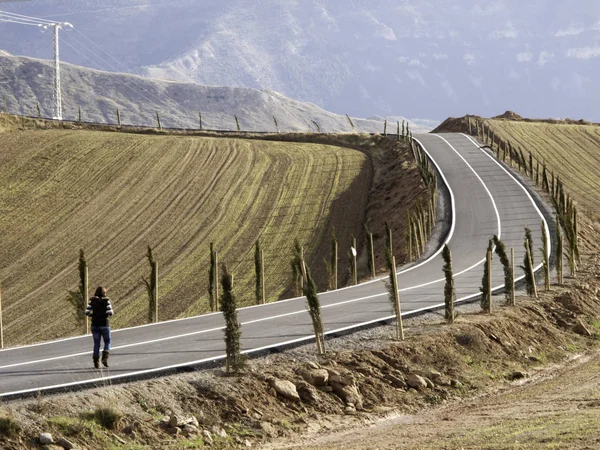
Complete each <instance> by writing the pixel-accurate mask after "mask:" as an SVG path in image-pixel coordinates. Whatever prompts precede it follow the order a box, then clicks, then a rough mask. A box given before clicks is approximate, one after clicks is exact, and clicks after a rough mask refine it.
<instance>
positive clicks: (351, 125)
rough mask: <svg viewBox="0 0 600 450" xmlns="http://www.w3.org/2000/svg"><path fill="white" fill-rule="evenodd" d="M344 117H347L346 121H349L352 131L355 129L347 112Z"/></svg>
mask: <svg viewBox="0 0 600 450" xmlns="http://www.w3.org/2000/svg"><path fill="white" fill-rule="evenodd" d="M346 119H348V123H350V126H351V127H352V131H353V132H354V131H356V128H355V127H354V122H352V119H351V118H350V116H349V115H348V114H346Z"/></svg>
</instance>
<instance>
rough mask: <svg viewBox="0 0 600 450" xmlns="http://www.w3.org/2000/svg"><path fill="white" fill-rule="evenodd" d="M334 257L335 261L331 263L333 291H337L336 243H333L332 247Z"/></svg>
mask: <svg viewBox="0 0 600 450" xmlns="http://www.w3.org/2000/svg"><path fill="white" fill-rule="evenodd" d="M334 248H335V249H334V257H335V261H334V263H333V289H334V290H337V288H338V243H337V240H336V241H335V245H334Z"/></svg>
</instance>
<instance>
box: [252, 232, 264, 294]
mask: <svg viewBox="0 0 600 450" xmlns="http://www.w3.org/2000/svg"><path fill="white" fill-rule="evenodd" d="M261 253H262V248H261V246H260V242H259V240H258V239H257V240H256V244H255V245H254V269H255V272H256V288H255V294H256V304H257V305H261V304H263V303H264V302H265V299H264V298H263V267H262V263H263V261H262V254H261Z"/></svg>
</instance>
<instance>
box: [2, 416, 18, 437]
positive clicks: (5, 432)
mask: <svg viewBox="0 0 600 450" xmlns="http://www.w3.org/2000/svg"><path fill="white" fill-rule="evenodd" d="M19 431H21V427H20V426H19V424H18V423H17V422H16V421H15V418H14V417H13V416H12V415H6V416H2V417H0V436H4V437H10V436H14V435H15V434H17V433H19Z"/></svg>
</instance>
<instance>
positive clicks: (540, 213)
mask: <svg viewBox="0 0 600 450" xmlns="http://www.w3.org/2000/svg"><path fill="white" fill-rule="evenodd" d="M460 134H461V135H462V136H464V137H466V138H467V139H468V140H470V141H471V142H472V143H473V145H475V146H476V147H477V148H478V149H479V150H480V151H481V152H483V154H484V155H485V156H487V157H488V158H490V159H491V160H492V161H494V163H496V165H497V166H498V167H500V168H501V169H502V170H503V171H504V172H505V173H506V174H507V175H508V176H509V177H510V178H512V179H513V181H514V182H515V183H517V185H518V186H519V187H520V188H521V189H522V190H523V192H525V195H526V196H527V198H529V201H531V203H532V205H533V207H534V208H535V210H536V211H537V213H538V215H539V216H540V217H541V218H542V221H543V222H544V228H546V241H547V244H548V261H550V255H551V254H552V240H551V239H550V228H549V227H548V222H547V221H546V218H545V217H544V215H543V214H542V212H541V211H540V208H538V206H537V204H536V203H535V200H534V199H533V197H532V196H531V194H530V193H529V191H528V190H527V188H526V187H525V186H523V183H521V182H520V181H519V180H517V179H516V178H515V177H514V176H513V175H512V174H511V173H510V172H509V171H508V170H506V168H505V167H504V166H503V165H502V164H500V162H499V161H498V160H497V159H496V158H494V157H493V156H492V155H490V154H489V153H488V152H486V151H485V150H484V149H483V148H481V146H480V145H479V144H478V143H477V141H475V140H474V139H473V138H472V137H471V136H468V135H466V134H464V133H460ZM543 265H544V264H543V263H542V264H540V265H538V266H537V267H536V268H535V269H534V270H535V271H537V270H538V269H540V268H541V267H542V266H543Z"/></svg>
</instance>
